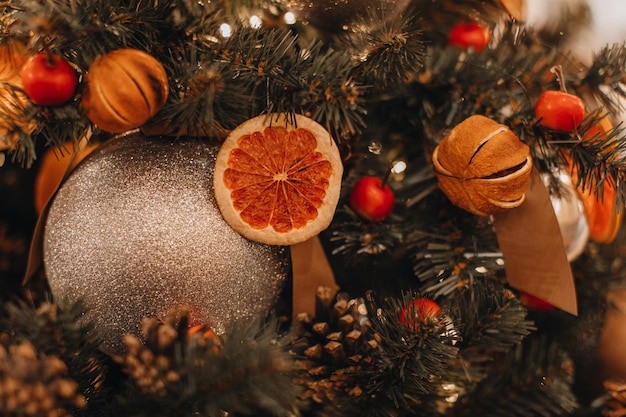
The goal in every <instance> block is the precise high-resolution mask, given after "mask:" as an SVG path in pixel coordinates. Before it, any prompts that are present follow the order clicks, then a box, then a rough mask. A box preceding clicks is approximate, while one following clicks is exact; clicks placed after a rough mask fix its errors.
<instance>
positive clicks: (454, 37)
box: [448, 22, 491, 52]
mask: <svg viewBox="0 0 626 417" xmlns="http://www.w3.org/2000/svg"><path fill="white" fill-rule="evenodd" d="M490 40H491V35H490V34H489V31H488V30H487V29H486V28H485V27H483V26H481V25H479V24H478V23H476V22H463V23H459V24H457V25H455V26H454V27H452V29H450V32H449V33H448V44H450V45H452V46H458V47H460V48H464V49H470V48H471V49H474V50H475V51H476V52H480V51H482V50H483V49H485V47H486V46H487V45H488V44H489V41H490Z"/></svg>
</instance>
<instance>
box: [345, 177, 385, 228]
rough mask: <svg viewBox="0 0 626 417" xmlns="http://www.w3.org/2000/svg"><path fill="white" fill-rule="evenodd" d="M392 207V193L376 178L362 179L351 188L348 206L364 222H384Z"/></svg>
mask: <svg viewBox="0 0 626 417" xmlns="http://www.w3.org/2000/svg"><path fill="white" fill-rule="evenodd" d="M393 205H394V195H393V191H391V188H389V186H388V185H387V184H383V183H382V180H381V179H380V178H378V177H363V178H361V179H360V180H358V181H357V183H356V184H355V185H354V188H352V193H351V194H350V206H351V207H352V209H353V210H354V211H355V212H356V213H357V214H358V215H359V216H361V217H362V218H364V219H366V220H370V221H373V222H380V221H383V220H385V219H386V218H387V216H389V214H390V213H391V211H392V210H393Z"/></svg>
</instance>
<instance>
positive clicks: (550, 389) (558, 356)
mask: <svg viewBox="0 0 626 417" xmlns="http://www.w3.org/2000/svg"><path fill="white" fill-rule="evenodd" d="M572 371H573V368H572V362H571V359H570V358H569V356H568V355H567V354H566V353H565V352H564V351H563V350H562V348H561V347H560V346H559V345H558V344H557V343H555V342H553V341H550V340H549V338H548V337H546V336H542V335H536V336H532V337H528V338H526V339H525V341H524V343H523V344H522V345H520V346H518V347H517V348H516V349H513V350H511V351H510V352H509V353H507V354H506V356H505V357H503V358H501V359H499V360H498V361H495V362H494V363H493V366H492V368H491V370H490V377H489V378H485V379H483V380H482V382H481V383H480V384H478V386H477V387H476V389H474V390H473V391H472V392H470V393H468V394H470V395H467V396H466V397H465V398H463V399H462V400H461V401H458V402H457V404H456V406H455V408H454V412H453V415H455V416H459V417H463V416H476V415H481V416H494V417H495V416H503V415H506V416H513V417H530V416H537V415H542V416H558V415H567V414H568V413H573V412H574V411H576V410H577V409H578V408H579V403H578V401H577V399H576V396H575V395H574V393H573V392H572V389H571V384H572V378H573V373H572Z"/></svg>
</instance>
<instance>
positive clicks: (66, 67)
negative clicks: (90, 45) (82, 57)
mask: <svg viewBox="0 0 626 417" xmlns="http://www.w3.org/2000/svg"><path fill="white" fill-rule="evenodd" d="M76 81H77V78H76V71H74V68H72V66H71V65H70V64H69V63H68V62H67V61H66V60H65V59H64V58H62V57H60V56H59V55H55V54H51V53H48V52H41V53H39V54H37V55H34V56H32V57H31V58H30V59H29V60H28V61H26V63H25V64H24V66H23V67H22V84H23V88H24V92H25V93H26V95H27V96H28V97H29V98H30V99H31V101H32V102H33V103H35V104H37V105H39V106H60V105H61V104H63V103H65V102H66V101H68V100H69V99H70V98H72V96H73V95H74V91H75V90H76Z"/></svg>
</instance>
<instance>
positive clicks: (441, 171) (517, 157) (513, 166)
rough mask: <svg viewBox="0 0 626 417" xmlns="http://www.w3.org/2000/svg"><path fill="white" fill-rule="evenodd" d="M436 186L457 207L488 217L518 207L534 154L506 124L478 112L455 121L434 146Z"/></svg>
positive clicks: (522, 200)
mask: <svg viewBox="0 0 626 417" xmlns="http://www.w3.org/2000/svg"><path fill="white" fill-rule="evenodd" d="M432 158H433V167H434V169H435V174H436V175H437V180H438V184H439V188H440V189H441V190H442V191H443V192H444V194H446V196H447V197H448V198H449V199H450V201H451V202H452V203H453V204H455V205H456V206H458V207H461V208H463V209H464V210H467V211H469V212H470V213H473V214H475V215H477V216H488V215H491V214H495V213H498V212H501V211H504V210H508V209H511V208H514V207H518V206H520V205H521V204H522V203H523V202H524V200H525V197H526V189H527V188H528V183H529V181H530V172H531V170H532V158H531V156H530V149H529V148H528V146H527V145H526V144H524V143H523V142H521V141H520V140H519V138H518V137H517V136H516V135H515V134H514V133H513V132H511V130H509V128H508V127H506V126H505V125H502V124H500V123H497V122H496V121H494V120H491V119H489V118H487V117H484V116H480V115H476V116H471V117H469V118H467V119H465V120H464V121H463V122H461V123H459V124H458V125H457V126H455V127H454V128H453V129H452V130H451V131H450V133H449V134H448V135H447V136H446V137H445V138H444V139H443V140H442V141H441V143H440V144H439V145H438V146H437V147H436V148H435V150H434V152H433V155H432Z"/></svg>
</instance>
